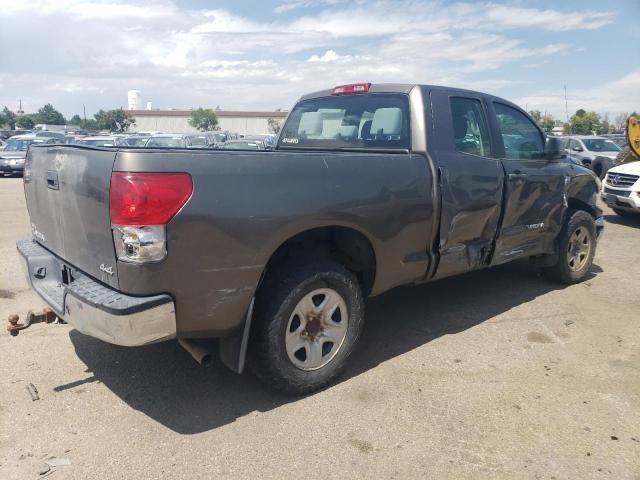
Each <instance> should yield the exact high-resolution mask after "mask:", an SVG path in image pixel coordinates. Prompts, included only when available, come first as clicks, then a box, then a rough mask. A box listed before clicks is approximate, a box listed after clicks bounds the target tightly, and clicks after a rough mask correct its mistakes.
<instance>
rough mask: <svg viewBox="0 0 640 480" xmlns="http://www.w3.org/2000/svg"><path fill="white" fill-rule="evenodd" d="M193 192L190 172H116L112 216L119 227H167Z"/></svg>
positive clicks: (111, 204) (112, 187)
mask: <svg viewBox="0 0 640 480" xmlns="http://www.w3.org/2000/svg"><path fill="white" fill-rule="evenodd" d="M192 192H193V183H192V182H191V175H189V174H188V173H129V172H113V173H112V174H111V187H110V188H109V214H110V216H111V223H112V224H116V225H164V224H166V223H167V222H168V221H169V220H171V218H172V217H173V216H174V215H175V214H176V213H178V210H180V208H182V206H183V205H184V204H185V202H186V201H187V200H188V199H189V197H190V196H191V193H192Z"/></svg>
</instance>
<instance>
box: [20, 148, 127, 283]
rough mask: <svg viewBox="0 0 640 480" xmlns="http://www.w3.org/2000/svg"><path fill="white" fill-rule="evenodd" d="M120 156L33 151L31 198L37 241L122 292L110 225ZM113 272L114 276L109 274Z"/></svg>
mask: <svg viewBox="0 0 640 480" xmlns="http://www.w3.org/2000/svg"><path fill="white" fill-rule="evenodd" d="M115 156H116V151H115V150H107V149H97V148H96V149H94V148H84V147H73V146H50V147H31V148H29V152H28V154H27V164H28V166H29V168H30V169H31V175H30V177H28V178H26V179H25V180H26V181H25V196H26V199H27V208H28V209H29V216H30V218H31V230H32V233H33V237H34V239H35V240H36V241H37V242H38V243H40V244H41V245H42V246H44V247H46V248H47V249H48V250H50V251H51V252H53V253H55V254H56V255H58V256H59V257H61V258H62V259H64V260H65V261H66V262H69V264H70V265H71V266H73V267H76V268H78V269H79V270H82V271H84V272H85V273H87V274H89V275H91V276H93V277H94V278H97V279H99V280H101V281H103V282H104V283H106V284H108V285H111V286H113V287H117V286H118V278H117V270H116V254H115V251H114V247H113V239H112V233H111V224H110V220H109V183H110V181H111V170H112V168H113V163H114V160H115ZM109 271H111V272H112V273H108V272H109Z"/></svg>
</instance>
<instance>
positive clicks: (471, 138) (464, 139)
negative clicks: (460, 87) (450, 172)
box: [449, 97, 491, 157]
mask: <svg viewBox="0 0 640 480" xmlns="http://www.w3.org/2000/svg"><path fill="white" fill-rule="evenodd" d="M449 102H450V106H451V120H452V124H453V125H452V127H453V140H454V145H455V148H456V150H457V151H458V152H460V153H468V154H470V155H477V156H480V157H491V143H490V140H489V127H488V126H487V119H486V118H485V115H484V111H483V108H482V104H481V103H480V100H478V99H475V98H465V97H451V98H450V100H449Z"/></svg>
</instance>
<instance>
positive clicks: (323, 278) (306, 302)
mask: <svg viewBox="0 0 640 480" xmlns="http://www.w3.org/2000/svg"><path fill="white" fill-rule="evenodd" d="M363 323H364V303H363V298H362V291H361V289H360V285H359V284H358V281H357V280H356V278H355V277H354V276H353V274H351V273H350V272H349V271H348V270H347V269H345V268H344V267H343V266H342V265H340V264H339V263H337V262H335V261H333V260H321V261H314V260H311V261H310V262H305V261H298V262H297V264H290V265H288V266H285V267H283V268H280V269H278V270H277V271H275V272H272V273H271V274H270V275H269V277H267V279H266V280H265V283H264V285H263V286H262V287H261V288H260V291H259V292H258V295H257V297H256V310H255V323H254V327H253V328H252V339H251V340H252V342H251V349H252V352H251V353H252V357H251V358H252V361H251V368H252V370H253V371H254V372H255V373H256V375H257V376H258V377H259V378H260V379H262V380H263V381H264V382H265V383H267V384H269V385H271V386H273V387H275V388H276V389H278V390H281V391H283V392H285V393H289V394H293V395H303V394H306V393H310V392H313V391H315V390H318V389H320V388H323V387H325V386H327V385H328V384H329V383H331V382H332V381H333V380H334V379H335V378H336V377H337V376H338V375H339V374H340V373H341V372H342V370H343V369H344V367H345V365H346V362H347V359H348V358H349V356H350V355H351V353H352V352H353V350H354V348H355V345H356V343H357V341H358V339H359V337H360V332H361V331H362V326H363Z"/></svg>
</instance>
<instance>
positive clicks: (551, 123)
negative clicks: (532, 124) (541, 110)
mask: <svg viewBox="0 0 640 480" xmlns="http://www.w3.org/2000/svg"><path fill="white" fill-rule="evenodd" d="M538 123H539V124H540V126H541V127H542V129H543V130H544V131H545V132H547V133H551V132H552V131H553V127H555V126H556V121H555V119H554V118H553V116H552V115H551V114H550V113H545V114H544V115H543V116H542V118H541V119H540V121H539V122H538Z"/></svg>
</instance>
